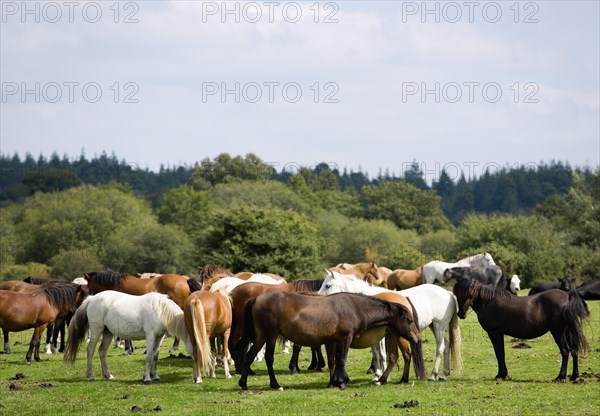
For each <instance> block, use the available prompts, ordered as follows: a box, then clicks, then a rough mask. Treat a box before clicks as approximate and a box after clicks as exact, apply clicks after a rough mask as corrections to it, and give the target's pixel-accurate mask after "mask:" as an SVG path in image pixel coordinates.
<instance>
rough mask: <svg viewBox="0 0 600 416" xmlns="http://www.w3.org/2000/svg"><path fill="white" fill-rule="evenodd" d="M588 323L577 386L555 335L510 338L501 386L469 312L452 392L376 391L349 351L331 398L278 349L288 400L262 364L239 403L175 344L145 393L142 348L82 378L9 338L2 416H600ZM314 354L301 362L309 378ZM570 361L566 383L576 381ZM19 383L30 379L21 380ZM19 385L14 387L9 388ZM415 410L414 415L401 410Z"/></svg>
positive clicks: (0, 367) (322, 379)
mask: <svg viewBox="0 0 600 416" xmlns="http://www.w3.org/2000/svg"><path fill="white" fill-rule="evenodd" d="M588 305H589V307H590V310H591V314H592V316H591V319H590V320H589V322H588V323H586V325H585V333H586V336H587V338H588V341H589V344H590V349H589V351H587V352H586V353H583V354H582V355H581V356H580V370H581V372H582V373H583V377H581V379H580V380H579V382H578V383H571V382H567V383H565V384H557V383H553V382H552V380H553V379H554V378H555V377H556V376H557V374H558V371H559V366H560V354H559V353H558V348H557V346H556V344H555V343H554V341H553V340H552V337H551V336H550V334H546V335H545V336H543V337H541V338H538V339H535V340H528V341H526V343H527V344H528V345H529V346H530V347H531V348H526V349H516V348H512V347H514V346H515V345H517V344H518V342H515V340H511V339H510V338H509V337H505V343H506V353H507V366H508V370H509V374H510V375H511V376H512V378H513V380H512V381H504V382H496V381H494V380H493V377H494V375H495V374H496V371H497V367H496V359H495V357H494V352H493V349H492V345H491V343H490V341H489V339H488V338H487V335H486V334H485V333H484V332H483V330H482V329H481V327H480V326H479V324H478V323H477V318H476V315H475V313H474V312H473V311H470V312H469V315H468V316H467V319H466V320H464V321H461V329H462V337H463V343H462V356H463V362H464V371H463V373H462V374H454V373H453V374H451V375H450V377H449V380H448V381H447V382H430V381H415V382H414V383H413V381H412V380H413V379H414V372H413V371H412V370H411V381H410V382H409V384H403V385H401V384H398V380H399V375H398V371H394V372H393V373H392V380H391V382H390V383H389V384H387V385H384V386H376V385H373V384H371V377H370V376H367V375H366V374H365V371H366V369H367V367H368V366H369V363H370V354H369V351H368V350H351V351H350V354H349V357H348V373H349V375H350V384H349V387H348V389H346V390H343V391H342V390H338V389H328V388H326V385H327V382H328V375H327V374H326V373H314V372H307V371H304V372H303V373H301V374H300V375H295V376H292V375H290V374H289V371H288V370H287V366H288V362H289V355H284V354H282V353H281V349H280V348H278V349H277V352H276V356H275V367H276V373H277V376H278V380H279V383H280V384H281V385H282V386H284V388H285V390H284V391H283V392H278V391H272V390H270V389H269V379H268V376H267V374H266V367H265V364H264V363H255V364H254V366H253V368H254V369H255V371H256V372H257V375H256V376H251V377H249V379H248V387H249V389H251V390H250V391H248V392H245V393H244V394H242V393H241V392H240V389H239V387H238V385H237V380H238V377H237V376H236V377H234V378H232V379H229V380H226V379H224V378H223V370H222V369H219V371H218V372H217V378H216V379H204V382H203V383H202V384H198V385H196V384H193V383H192V379H191V372H192V370H191V364H192V362H191V359H190V358H182V357H170V356H169V353H168V348H170V346H171V343H172V339H171V338H169V339H167V340H166V341H165V343H164V344H163V346H162V349H161V355H160V357H161V358H159V364H158V371H159V375H160V376H161V380H160V381H158V382H156V383H153V384H152V385H143V384H142V383H141V379H142V372H143V367H144V362H145V356H144V355H143V351H144V345H143V342H136V343H135V345H136V350H135V354H134V355H133V356H124V355H122V350H119V349H112V348H111V349H110V350H109V357H108V363H109V367H110V369H111V372H112V373H113V375H114V376H115V378H116V380H113V381H106V380H103V379H101V378H100V379H98V381H95V382H88V381H87V380H86V378H85V366H86V359H85V347H82V349H81V350H80V352H79V356H78V359H77V361H76V363H75V365H65V364H63V362H62V354H59V355H43V356H42V361H41V362H39V363H36V362H34V363H33V365H31V366H28V365H27V364H26V363H25V352H26V350H27V346H28V344H29V337H30V336H31V332H30V331H27V332H22V333H13V334H11V344H13V343H14V342H15V341H16V342H17V343H20V344H17V345H15V346H13V347H12V349H13V351H14V354H12V355H7V354H1V355H0V415H33V414H49V415H55V414H77V415H96V414H98V415H129V414H133V413H137V414H164V415H199V414H207V415H208V414H210V415H361V414H364V415H388V414H390V415H402V414H419V415H530V414H531V415H533V414H535V415H555V414H556V415H558V414H560V415H598V414H600V379H599V378H598V377H597V376H596V374H598V373H600V301H592V302H588ZM423 338H424V340H425V344H424V351H425V358H426V365H427V369H428V371H431V366H432V358H433V357H434V351H433V350H434V347H435V340H434V338H433V335H432V334H431V332H430V331H429V330H428V331H427V332H425V333H424V336H423ZM309 359H310V354H309V352H308V350H307V351H304V352H303V354H302V355H301V362H300V366H301V368H306V367H307V366H308V362H309ZM94 368H95V371H96V377H97V378H98V377H101V373H100V363H99V358H98V354H97V353H96V355H95V356H94ZM571 369H572V367H571V361H570V360H569V369H568V374H569V375H570V373H571ZM17 373H23V374H24V375H25V378H22V379H20V380H14V378H15V375H16V374H17ZM11 379H12V380H11ZM411 400H417V401H418V402H419V405H418V406H416V407H413V408H407V409H404V408H397V407H395V405H400V404H403V403H404V402H405V401H411Z"/></svg>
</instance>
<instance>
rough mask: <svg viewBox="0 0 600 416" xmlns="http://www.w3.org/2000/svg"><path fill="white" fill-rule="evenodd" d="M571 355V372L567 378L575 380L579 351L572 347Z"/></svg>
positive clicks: (577, 374)
mask: <svg viewBox="0 0 600 416" xmlns="http://www.w3.org/2000/svg"><path fill="white" fill-rule="evenodd" d="M571 356H572V357H573V372H572V373H571V377H570V378H569V380H571V381H575V380H577V378H578V377H579V352H578V351H577V350H575V349H573V350H572V351H571ZM567 360H568V357H567Z"/></svg>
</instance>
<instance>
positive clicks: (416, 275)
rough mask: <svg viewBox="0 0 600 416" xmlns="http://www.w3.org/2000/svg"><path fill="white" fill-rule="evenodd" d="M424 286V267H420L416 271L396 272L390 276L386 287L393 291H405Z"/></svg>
mask: <svg viewBox="0 0 600 416" xmlns="http://www.w3.org/2000/svg"><path fill="white" fill-rule="evenodd" d="M422 284H423V267H419V268H418V269H415V270H404V269H396V270H394V271H393V272H391V273H390V274H389V275H388V277H387V280H386V285H385V287H387V288H388V289H391V290H404V289H409V288H411V287H415V286H418V285H422Z"/></svg>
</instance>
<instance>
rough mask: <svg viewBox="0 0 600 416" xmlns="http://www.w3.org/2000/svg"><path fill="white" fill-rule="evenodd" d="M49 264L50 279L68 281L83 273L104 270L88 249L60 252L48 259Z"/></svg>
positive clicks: (93, 253) (94, 254)
mask: <svg viewBox="0 0 600 416" xmlns="http://www.w3.org/2000/svg"><path fill="white" fill-rule="evenodd" d="M50 264H51V266H52V269H51V272H50V276H51V277H53V278H56V279H66V280H69V281H71V280H73V279H74V278H76V277H81V276H82V275H83V273H84V272H90V271H93V270H102V269H103V268H104V266H103V265H102V264H101V263H100V260H99V259H98V256H97V255H96V253H95V252H94V251H93V250H92V249H89V248H85V249H73V250H61V251H60V253H58V254H57V255H56V256H54V257H52V259H50Z"/></svg>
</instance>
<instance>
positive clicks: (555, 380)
mask: <svg viewBox="0 0 600 416" xmlns="http://www.w3.org/2000/svg"><path fill="white" fill-rule="evenodd" d="M566 382H567V380H566V379H564V378H560V377H556V378H555V379H554V383H566Z"/></svg>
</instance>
